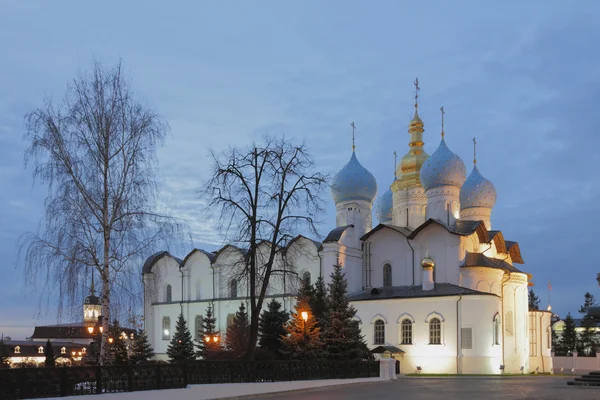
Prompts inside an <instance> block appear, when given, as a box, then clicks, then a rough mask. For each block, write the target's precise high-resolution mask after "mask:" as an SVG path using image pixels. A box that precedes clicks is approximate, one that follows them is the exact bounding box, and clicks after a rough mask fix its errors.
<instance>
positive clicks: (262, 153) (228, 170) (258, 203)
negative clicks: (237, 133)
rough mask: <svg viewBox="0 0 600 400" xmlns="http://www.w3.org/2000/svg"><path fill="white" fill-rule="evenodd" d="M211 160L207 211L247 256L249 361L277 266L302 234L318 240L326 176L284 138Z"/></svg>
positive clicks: (298, 146) (300, 148)
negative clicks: (296, 237) (317, 170)
mask: <svg viewBox="0 0 600 400" xmlns="http://www.w3.org/2000/svg"><path fill="white" fill-rule="evenodd" d="M212 158H213V161H214V165H213V172H212V177H211V179H210V180H209V182H208V184H207V185H206V188H205V189H204V190H203V191H202V194H203V196H205V197H206V200H207V201H206V203H207V210H211V211H213V212H216V213H217V215H216V217H217V218H218V220H219V221H220V226H219V229H220V231H221V232H222V233H223V234H224V236H225V239H226V240H227V241H229V242H230V243H232V244H234V245H237V246H239V247H241V248H243V249H245V250H246V251H244V254H245V256H244V258H243V260H244V261H243V265H241V269H240V268H239V267H240V266H236V269H238V270H239V271H240V273H242V274H244V276H245V277H246V279H247V280H248V286H249V297H250V307H249V308H250V343H249V345H248V350H247V352H246V354H245V356H246V358H249V359H253V358H254V353H255V348H256V342H257V337H258V321H259V315H260V312H261V309H262V305H263V301H264V298H265V295H266V292H267V287H268V285H269V280H270V278H271V274H272V272H273V269H274V268H273V267H274V264H275V263H276V260H277V258H280V257H279V256H280V253H281V252H283V251H285V248H286V245H287V244H288V243H289V241H290V240H292V239H293V238H294V237H295V236H296V235H297V234H298V233H300V232H307V231H308V232H309V233H310V234H314V235H317V231H316V226H317V222H318V220H317V218H318V216H319V215H322V212H323V201H322V198H321V194H322V191H323V190H324V188H325V187H326V186H327V176H325V175H323V174H320V173H318V172H314V171H313V169H314V163H313V161H312V158H311V157H310V155H309V153H308V151H307V147H306V145H305V144H294V143H292V142H290V141H288V140H286V139H285V138H283V137H281V138H273V137H265V138H264V140H263V143H262V144H260V145H256V144H254V145H252V146H250V147H249V148H246V149H242V150H239V149H235V148H232V149H229V150H228V151H226V152H224V153H223V154H221V155H216V154H214V153H212ZM264 242H267V243H268V246H266V250H265V246H264ZM261 250H262V251H261Z"/></svg>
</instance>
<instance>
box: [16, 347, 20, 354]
mask: <svg viewBox="0 0 600 400" xmlns="http://www.w3.org/2000/svg"><path fill="white" fill-rule="evenodd" d="M15 354H21V346H15Z"/></svg>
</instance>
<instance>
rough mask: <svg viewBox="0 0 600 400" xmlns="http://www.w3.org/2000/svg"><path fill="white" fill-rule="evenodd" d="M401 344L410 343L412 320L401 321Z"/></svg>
mask: <svg viewBox="0 0 600 400" xmlns="http://www.w3.org/2000/svg"><path fill="white" fill-rule="evenodd" d="M402 344H412V321H411V320H409V319H405V320H404V321H402Z"/></svg>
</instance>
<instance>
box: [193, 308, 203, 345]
mask: <svg viewBox="0 0 600 400" xmlns="http://www.w3.org/2000/svg"><path fill="white" fill-rule="evenodd" d="M198 322H200V324H198ZM198 325H200V326H198ZM203 325H204V317H203V316H202V315H199V314H198V315H196V317H195V318H194V338H195V339H196V340H199V341H202V336H204V328H203ZM200 332H202V334H200Z"/></svg>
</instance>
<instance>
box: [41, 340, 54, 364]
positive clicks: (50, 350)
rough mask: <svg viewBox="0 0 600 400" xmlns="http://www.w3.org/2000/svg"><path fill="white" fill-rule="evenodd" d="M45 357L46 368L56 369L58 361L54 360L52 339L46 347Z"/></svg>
mask: <svg viewBox="0 0 600 400" xmlns="http://www.w3.org/2000/svg"><path fill="white" fill-rule="evenodd" d="M44 356H45V357H46V359H45V360H44V364H45V365H46V367H54V366H55V365H56V359H55V358H54V349H53V348H52V343H50V339H48V341H47V342H46V347H44Z"/></svg>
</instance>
